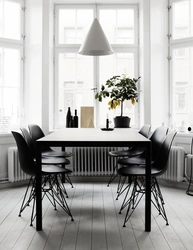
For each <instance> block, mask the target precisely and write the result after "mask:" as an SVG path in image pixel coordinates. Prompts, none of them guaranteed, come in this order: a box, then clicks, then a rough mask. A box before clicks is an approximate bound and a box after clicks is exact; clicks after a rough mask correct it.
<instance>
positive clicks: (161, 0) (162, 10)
mask: <svg viewBox="0 0 193 250" xmlns="http://www.w3.org/2000/svg"><path fill="white" fill-rule="evenodd" d="M167 2H168V1H167V0H151V4H150V57H151V62H150V67H151V69H150V77H151V80H150V82H151V124H152V125H153V126H154V127H157V126H160V125H161V124H162V122H164V123H165V125H166V126H169V121H168V112H169V111H168V98H169V97H168V94H169V93H168V91H169V88H168V60H167V56H168V55H167V52H168V46H167V43H168V41H167V34H168V33H167V29H168V25H167V23H168V10H167Z"/></svg>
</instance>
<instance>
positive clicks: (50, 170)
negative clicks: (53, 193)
mask: <svg viewBox="0 0 193 250" xmlns="http://www.w3.org/2000/svg"><path fill="white" fill-rule="evenodd" d="M71 172H72V171H71V170H69V169H66V168H63V167H59V166H56V165H43V166H42V175H47V174H49V175H50V174H68V173H71Z"/></svg>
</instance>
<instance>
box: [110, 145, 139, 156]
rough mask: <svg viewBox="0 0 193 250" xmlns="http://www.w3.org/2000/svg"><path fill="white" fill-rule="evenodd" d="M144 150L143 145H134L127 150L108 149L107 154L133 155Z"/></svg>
mask: <svg viewBox="0 0 193 250" xmlns="http://www.w3.org/2000/svg"><path fill="white" fill-rule="evenodd" d="M143 152H144V147H140V146H139V147H136V148H131V149H127V150H118V151H110V152H109V156H112V157H134V156H138V155H140V154H142V153H143Z"/></svg>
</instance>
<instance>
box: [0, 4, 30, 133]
mask: <svg viewBox="0 0 193 250" xmlns="http://www.w3.org/2000/svg"><path fill="white" fill-rule="evenodd" d="M8 1H10V2H17V3H20V6H21V20H20V21H21V22H20V24H21V27H20V31H21V35H20V39H18V40H17V39H9V38H4V37H0V47H3V48H5V49H6V48H10V49H16V50H18V51H19V52H20V57H21V60H20V72H19V74H20V86H18V87H15V86H14V87H13V88H18V92H19V100H20V102H19V110H18V118H19V119H18V123H17V124H12V127H11V129H18V128H19V127H20V125H21V124H22V121H23V119H24V84H23V82H24V59H25V58H24V40H25V35H24V20H25V2H24V0H8ZM10 73H11V72H10ZM7 87H8V86H5V88H7ZM9 87H10V88H11V86H9ZM0 88H1V89H3V88H4V87H3V86H0ZM2 99H3V98H2V97H0V100H2ZM2 102H3V100H2ZM1 115H3V112H2V114H1ZM13 126H14V127H13Z"/></svg>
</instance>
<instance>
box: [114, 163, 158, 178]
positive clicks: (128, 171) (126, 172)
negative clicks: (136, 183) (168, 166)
mask: <svg viewBox="0 0 193 250" xmlns="http://www.w3.org/2000/svg"><path fill="white" fill-rule="evenodd" d="M160 171H161V170H159V169H156V168H153V167H152V168H151V175H153V176H156V175H159V174H160ZM118 174H120V175H122V176H131V175H132V176H145V166H144V165H132V166H130V167H121V168H119V169H118Z"/></svg>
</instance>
